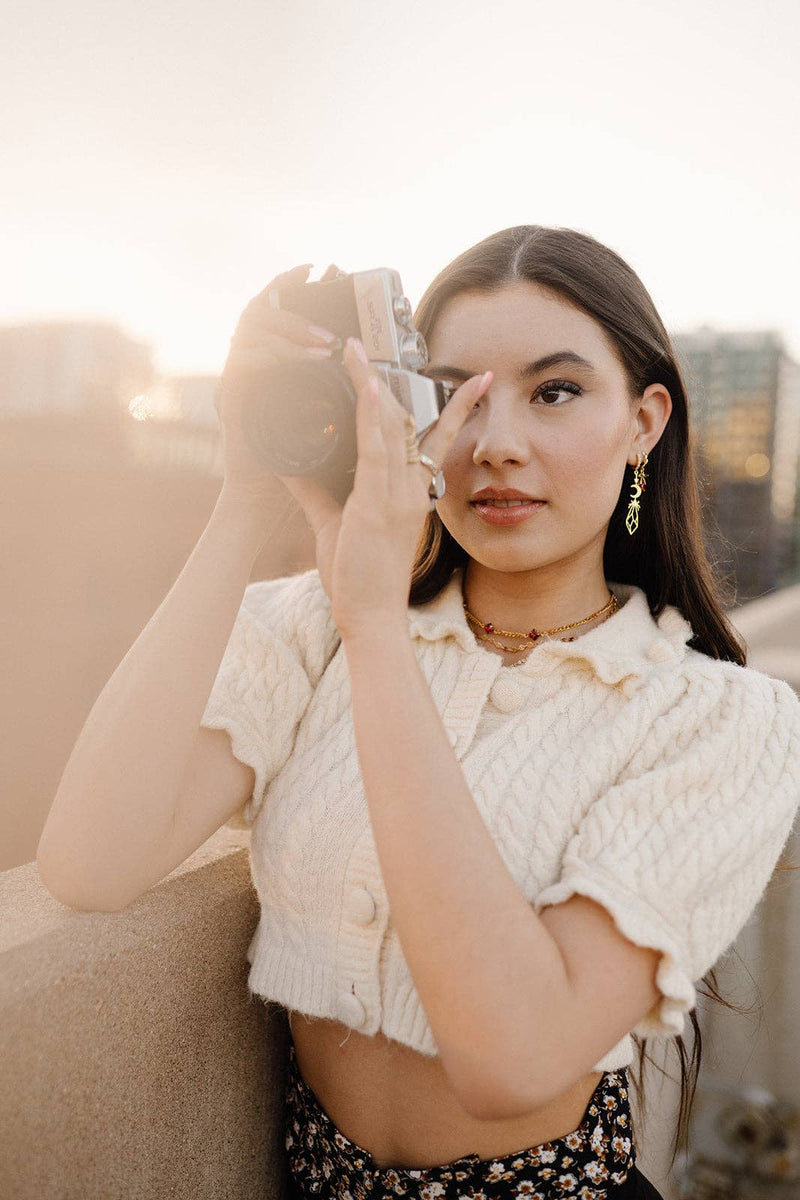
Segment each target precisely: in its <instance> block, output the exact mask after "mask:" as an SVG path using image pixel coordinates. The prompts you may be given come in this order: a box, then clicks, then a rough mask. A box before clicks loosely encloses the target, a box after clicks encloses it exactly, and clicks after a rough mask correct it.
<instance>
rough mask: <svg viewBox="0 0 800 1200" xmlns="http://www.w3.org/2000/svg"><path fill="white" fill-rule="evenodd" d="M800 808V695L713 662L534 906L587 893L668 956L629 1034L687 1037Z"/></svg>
mask: <svg viewBox="0 0 800 1200" xmlns="http://www.w3.org/2000/svg"><path fill="white" fill-rule="evenodd" d="M715 668H717V669H715ZM798 804H800V701H798V698H797V696H796V695H795V693H794V692H793V691H792V689H791V688H790V687H789V685H788V684H786V683H783V682H781V681H780V680H775V679H771V678H769V677H768V676H766V675H762V674H760V673H759V672H756V671H753V670H751V669H749V668H743V667H739V666H738V665H736V664H733V663H730V664H729V663H719V662H715V661H714V660H709V664H708V668H703V669H702V670H701V672H700V673H699V675H698V676H696V677H695V678H693V679H692V680H691V681H690V682H688V683H687V687H686V690H685V691H684V692H683V694H682V695H681V698H680V700H679V701H678V702H677V703H676V704H675V705H674V706H673V707H672V708H671V709H669V710H668V711H667V712H666V713H664V714H663V715H662V716H660V717H659V718H658V720H657V721H656V722H653V723H652V726H651V728H650V729H649V730H648V731H646V734H645V736H644V738H643V740H642V743H641V745H640V747H639V749H638V751H637V752H636V754H635V755H634V757H633V758H632V760H631V761H630V762H629V763H628V765H627V767H626V769H625V770H624V771H623V773H622V775H621V776H620V778H619V779H618V781H617V782H616V784H615V785H614V786H613V787H612V788H611V789H610V791H608V792H607V793H606V794H605V795H604V796H603V797H602V798H601V799H599V800H597V801H595V802H594V803H593V804H592V806H591V808H590V809H589V810H588V812H587V813H586V815H585V816H584V817H583V819H582V821H581V823H580V825H579V827H578V829H577V831H576V833H575V834H574V836H573V837H572V839H571V841H570V842H569V844H568V846H567V849H566V851H565V853H564V857H563V862H562V864H561V876H560V878H559V879H558V880H557V881H556V882H555V883H553V884H552V885H550V886H548V887H546V888H545V889H544V890H543V891H542V892H541V893H540V894H539V895H538V896H537V898H536V900H535V902H534V908H535V910H536V912H540V911H541V909H542V908H544V907H545V906H547V905H549V904H560V903H561V902H562V901H565V900H568V899H569V897H570V896H572V895H573V894H575V893H578V894H580V895H583V896H588V897H590V898H591V899H593V900H595V901H597V903H599V904H601V905H603V906H604V908H606V909H607V910H608V912H609V913H610V914H611V916H612V917H613V918H614V921H615V922H616V925H617V927H618V929H619V930H620V932H621V933H622V934H623V935H624V936H625V937H627V938H628V939H629V940H630V941H632V942H634V943H635V944H636V945H639V946H648V947H652V948H654V949H657V950H660V951H662V958H661V959H660V961H659V965H658V970H657V975H656V983H657V985H658V988H659V990H660V992H661V997H660V999H659V1001H658V1002H657V1004H656V1005H655V1006H654V1007H653V1009H652V1010H651V1011H650V1012H649V1013H648V1014H647V1015H646V1016H645V1017H643V1018H642V1020H641V1021H639V1023H638V1024H637V1025H636V1026H635V1027H634V1029H633V1030H632V1032H633V1033H635V1034H637V1035H638V1036H640V1037H658V1036H661V1037H667V1036H675V1035H678V1034H681V1033H682V1032H683V1028H684V1017H685V1014H686V1013H688V1012H690V1011H691V1010H692V1009H693V1008H694V1006H695V1003H696V994H695V987H694V984H695V981H697V980H700V979H702V977H703V976H704V975H705V973H706V972H707V971H708V970H709V969H710V968H711V967H713V966H714V964H715V963H716V962H717V960H718V959H719V958H720V956H721V955H722V954H723V953H724V952H725V951H726V950H727V949H728V948H729V947H730V946H731V945H732V943H733V942H734V941H735V940H736V938H737V936H738V934H739V932H740V931H741V929H742V928H743V927H744V926H745V925H746V924H747V922H748V920H749V919H750V917H751V915H752V914H753V912H754V910H755V909H756V907H757V905H758V904H759V901H760V900H761V897H762V895H763V893H764V891H765V889H766V886H767V884H768V883H769V880H770V877H771V875H772V873H773V871H774V868H775V866H776V865H777V863H778V861H779V859H780V856H781V853H782V851H783V849H784V846H785V844H786V842H787V839H788V837H789V835H790V833H791V831H792V826H793V823H794V819H795V815H796V811H797V808H798Z"/></svg>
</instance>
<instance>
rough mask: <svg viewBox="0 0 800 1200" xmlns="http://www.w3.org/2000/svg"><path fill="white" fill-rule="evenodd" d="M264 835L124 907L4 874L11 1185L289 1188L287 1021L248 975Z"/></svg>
mask: <svg viewBox="0 0 800 1200" xmlns="http://www.w3.org/2000/svg"><path fill="white" fill-rule="evenodd" d="M249 836H250V835H249V833H245V832H241V831H238V830H231V829H227V828H223V829H221V830H220V831H219V832H218V833H217V834H215V835H214V836H213V837H212V838H210V839H209V840H208V841H207V842H206V843H205V845H204V846H202V847H201V848H200V849H199V850H198V851H197V852H196V853H195V854H194V855H192V856H191V858H189V859H187V861H186V862H185V863H183V864H182V865H181V866H180V867H178V868H177V870H175V871H174V872H173V873H172V874H171V875H170V876H168V878H167V879H165V880H163V881H162V882H161V883H160V884H158V885H157V886H156V887H154V888H153V889H151V891H149V892H148V893H147V894H146V895H145V896H143V897H141V899H140V900H138V901H137V902H136V903H135V904H133V905H131V906H130V907H128V908H126V909H124V910H123V911H122V912H119V913H86V912H77V911H75V910H73V909H69V908H66V907H64V906H63V905H61V904H60V903H59V902H58V901H57V900H55V899H54V898H53V897H52V896H51V895H50V893H49V892H48V891H47V889H46V888H45V887H44V885H43V884H42V883H41V881H40V879H39V875H38V872H37V869H36V864H35V863H27V864H25V865H24V866H21V867H17V868H14V869H13V870H10V871H5V872H3V873H2V874H0V912H2V914H3V919H2V925H1V926H0V1062H2V1064H3V1069H2V1084H0V1128H2V1130H3V1134H2V1138H0V1195H2V1196H9V1197H11V1196H13V1197H14V1200H116V1198H119V1200H164V1198H165V1197H175V1198H177V1200H182V1198H183V1197H185V1198H186V1200H189V1198H190V1197H191V1200H227V1198H230V1200H251V1198H252V1200H256V1198H258V1200H273V1198H274V1200H283V1198H284V1197H285V1194H286V1174H285V1165H284V1157H285V1156H284V1148H283V1082H284V1078H285V1068H286V1061H287V1053H288V1037H289V1031H288V1023H287V1020H286V1014H285V1013H284V1011H283V1010H282V1009H281V1008H280V1007H279V1006H278V1005H272V1004H270V1005H265V1004H264V1003H263V1002H262V1001H260V1000H257V999H255V998H252V997H251V996H250V995H249V993H248V991H247V969H248V964H247V961H246V952H247V947H248V944H249V941H250V938H251V936H252V933H253V930H254V929H255V926H256V923H257V920H258V899H257V896H256V893H255V890H254V889H253V886H252V883H251V881H250V869H249Z"/></svg>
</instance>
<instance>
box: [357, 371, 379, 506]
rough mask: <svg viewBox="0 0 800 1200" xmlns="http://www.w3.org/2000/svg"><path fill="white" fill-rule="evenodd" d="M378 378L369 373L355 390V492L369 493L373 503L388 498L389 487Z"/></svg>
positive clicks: (369, 498) (367, 494)
mask: <svg viewBox="0 0 800 1200" xmlns="http://www.w3.org/2000/svg"><path fill="white" fill-rule="evenodd" d="M379 392H380V387H379V382H378V379H377V378H376V377H374V376H372V375H369V374H368V375H367V377H366V378H365V380H364V383H363V384H362V386H361V387H360V388H359V389H358V391H357V393H356V449H357V458H356V473H355V478H354V480H353V492H354V493H355V494H356V495H358V496H363V495H365V494H366V497H367V500H368V501H369V503H370V504H372V505H378V504H380V503H381V501H382V500H383V499H385V497H386V492H387V486H388V474H387V465H388V463H387V453H386V443H385V441H384V436H383V426H382V424H381V413H380V394H379Z"/></svg>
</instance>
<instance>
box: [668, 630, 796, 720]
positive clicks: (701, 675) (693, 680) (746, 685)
mask: <svg viewBox="0 0 800 1200" xmlns="http://www.w3.org/2000/svg"><path fill="white" fill-rule="evenodd" d="M681 674H682V675H683V677H684V679H685V680H686V683H687V685H688V687H689V690H691V691H693V692H694V693H697V692H700V691H706V692H708V693H709V694H710V695H711V696H713V697H714V698H715V699H716V701H717V705H718V706H719V707H720V709H724V710H725V711H727V712H728V713H729V714H730V715H731V716H733V715H735V714H737V713H738V714H741V715H742V716H747V715H755V714H759V715H760V717H761V719H762V720H763V721H766V722H783V723H786V724H787V725H788V726H789V727H792V726H794V727H795V728H796V729H797V728H800V698H798V696H797V693H796V692H795V691H794V689H793V688H792V687H791V686H790V685H789V684H788V683H786V682H785V681H784V680H782V679H774V678H773V677H772V676H771V675H765V674H764V673H763V672H761V671H757V670H755V669H754V668H753V667H742V666H740V665H739V663H735V662H728V661H725V660H720V659H715V658H710V657H709V656H708V655H707V654H702V653H701V652H700V651H699V650H694V649H691V648H689V647H687V649H686V657H685V659H684V661H683V664H682V671H681Z"/></svg>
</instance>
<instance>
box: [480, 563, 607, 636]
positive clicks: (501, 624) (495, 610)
mask: <svg viewBox="0 0 800 1200" xmlns="http://www.w3.org/2000/svg"><path fill="white" fill-rule="evenodd" d="M558 568H559V569H558V570H556V569H555V567H553V568H549V567H544V568H537V569H535V570H532V571H494V570H490V569H489V568H487V567H485V566H483V565H482V564H481V563H478V562H476V561H475V560H474V559H470V561H469V562H468V563H467V566H466V569H465V574H464V595H465V597H466V601H467V606H468V608H469V610H470V612H472V613H474V615H475V616H476V617H477V618H478V619H479V620H480V621H482V622H487V621H490V622H491V623H492V624H493V625H494V626H495V628H496V629H499V628H503V629H511V630H518V631H520V632H523V631H525V630H529V629H531V628H535V629H538V630H540V631H542V632H544V631H545V630H548V629H554V628H556V627H557V626H559V625H567V624H570V623H571V622H573V621H581V620H583V619H584V618H585V617H588V616H590V615H591V614H592V613H594V612H596V611H597V610H598V609H601V608H603V606H604V605H605V604H607V603H608V600H609V598H610V595H611V593H610V590H609V587H608V584H607V583H606V581H605V578H604V576H603V572H602V564H600V566H599V567H597V566H595V567H593V568H592V569H589V568H588V567H587V566H586V565H585V564H582V565H580V566H577V567H576V568H575V569H573V570H572V571H569V572H566V573H565V572H564V570H563V564H558ZM602 619H603V618H602V617H597V618H596V620H597V622H600V621H601V620H602ZM593 625H594V622H588V623H587V624H586V625H582V626H579V627H578V629H576V630H575V633H576V634H579V633H584V632H588V631H589V629H591V628H592V627H593ZM570 632H571V631H567V633H570Z"/></svg>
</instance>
